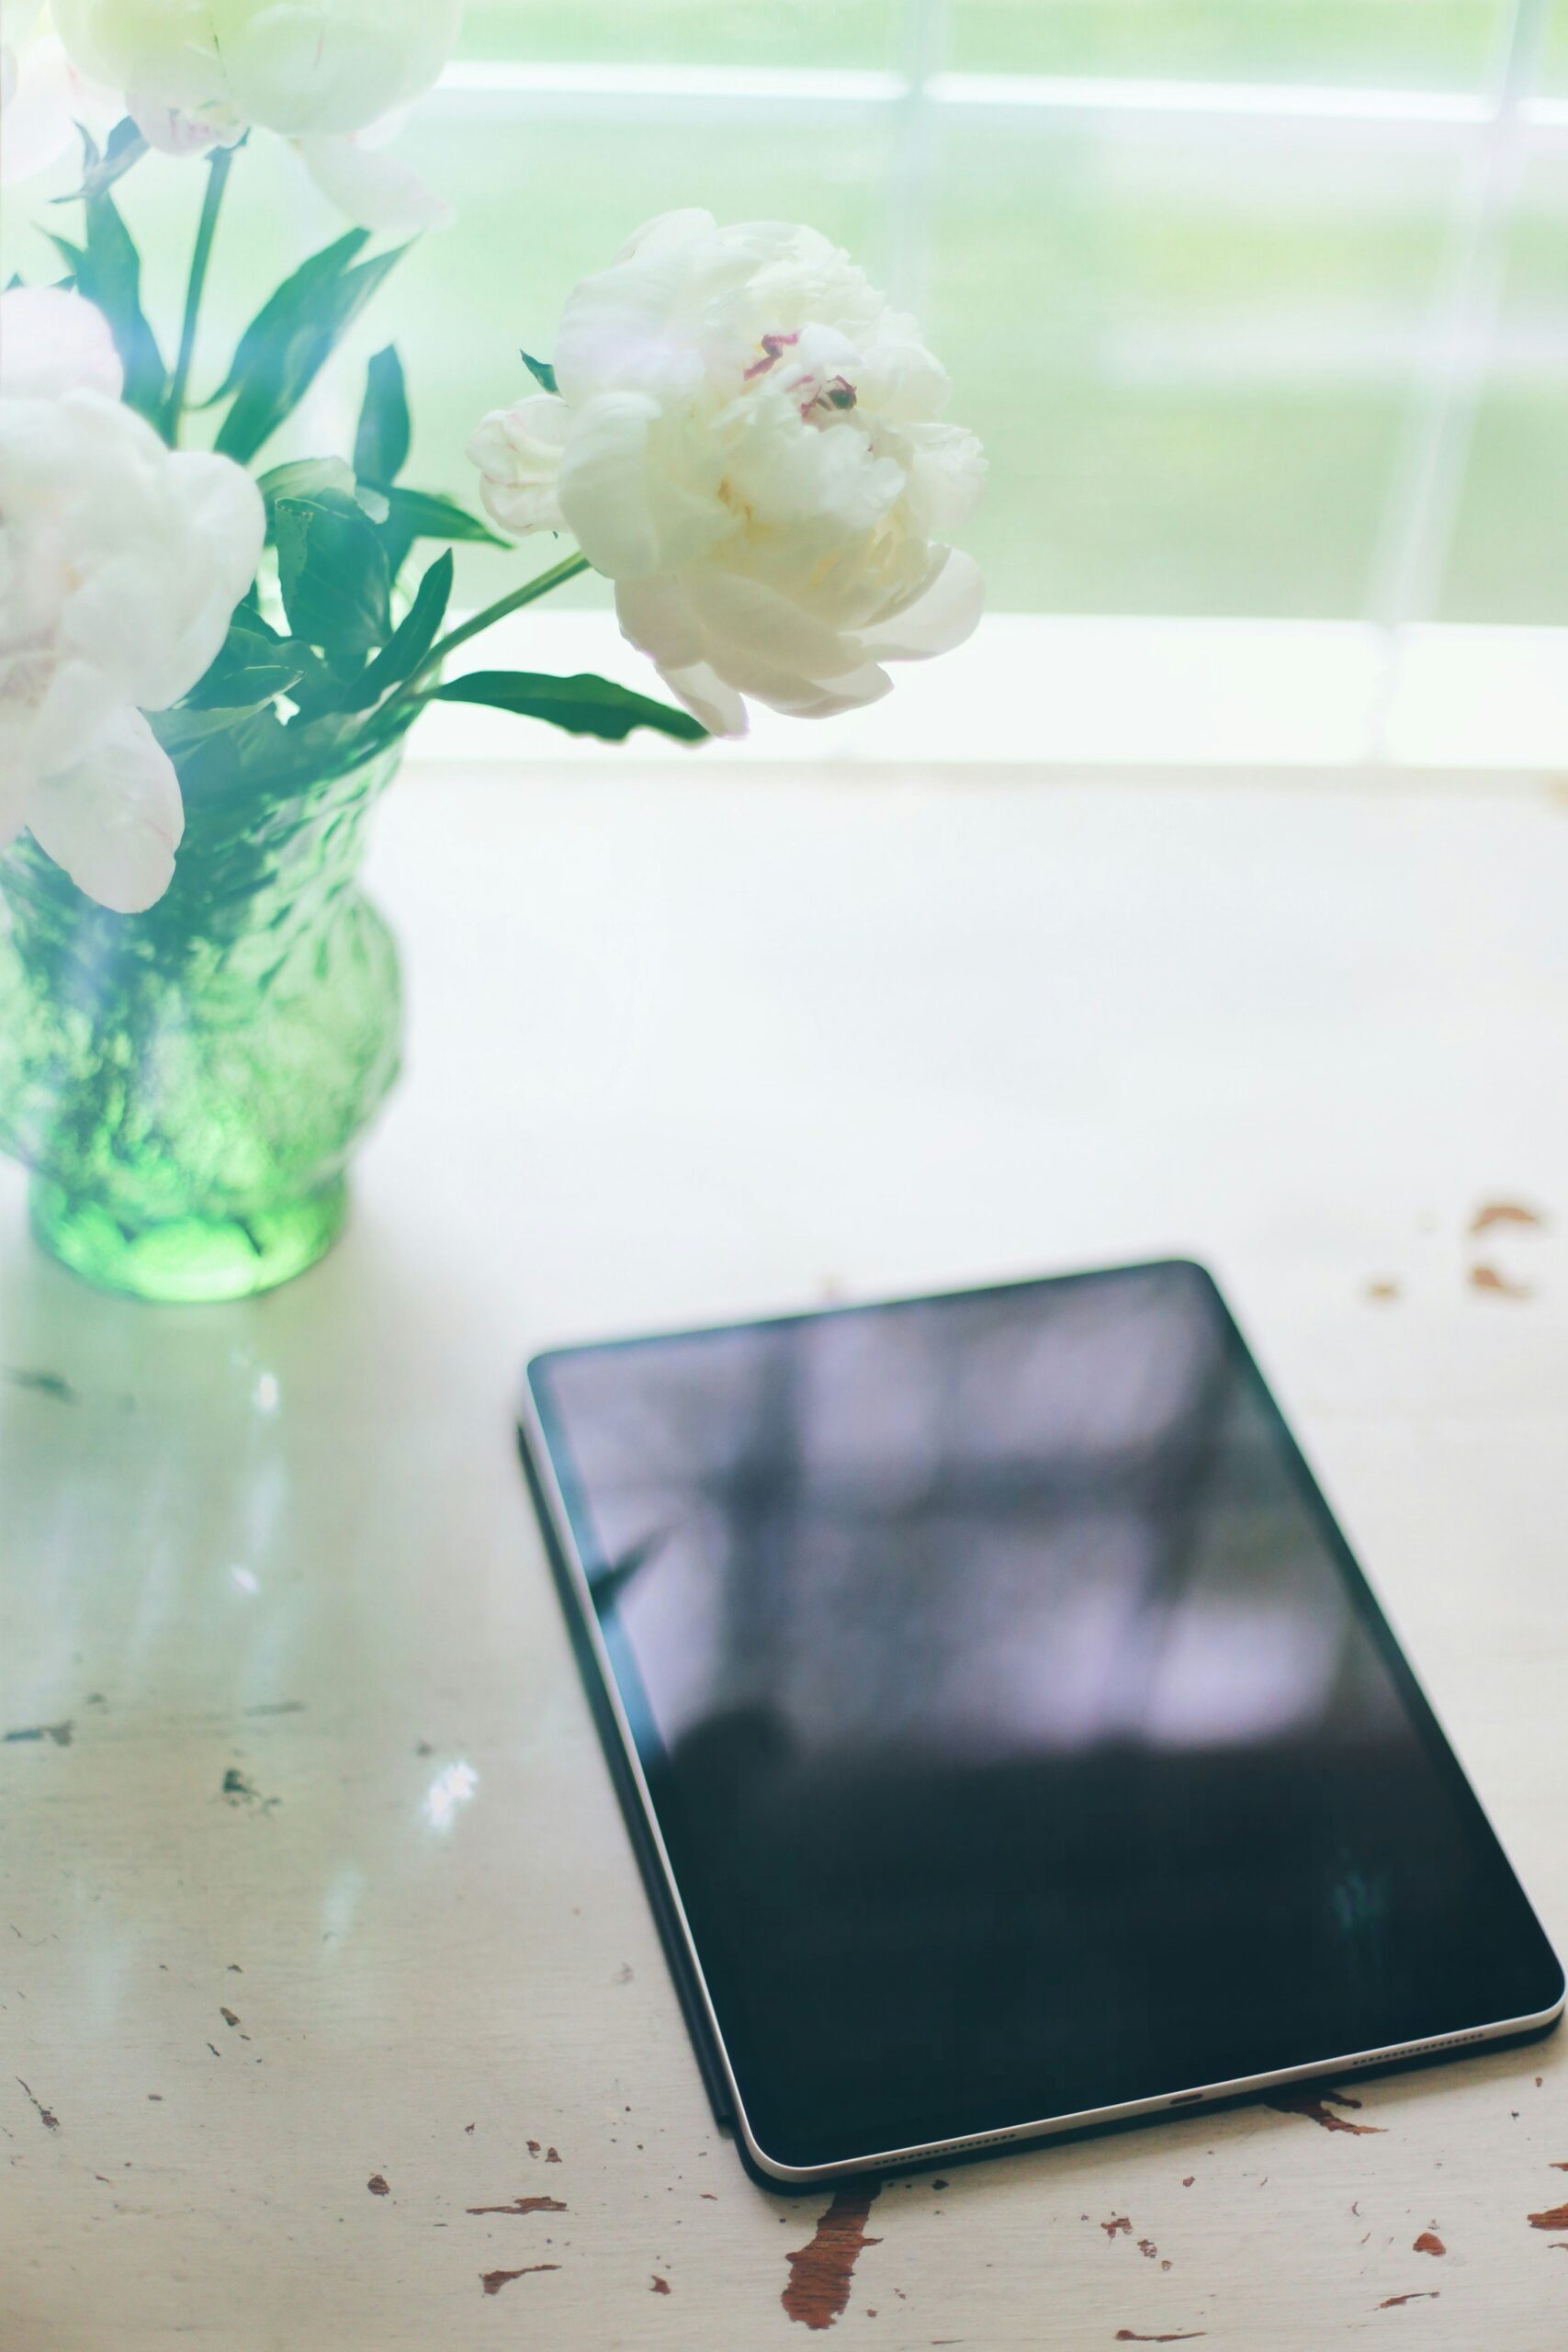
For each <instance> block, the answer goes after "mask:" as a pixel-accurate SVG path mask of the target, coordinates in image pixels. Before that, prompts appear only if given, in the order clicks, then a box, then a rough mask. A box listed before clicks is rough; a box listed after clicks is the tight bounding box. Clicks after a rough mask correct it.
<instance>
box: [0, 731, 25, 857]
mask: <svg viewBox="0 0 1568 2352" xmlns="http://www.w3.org/2000/svg"><path fill="white" fill-rule="evenodd" d="M31 733H32V729H31V727H30V725H29V724H28V719H27V718H26V717H24V716H23V715H22V714H21V713H19V712H17V711H16V710H14V709H8V708H7V707H6V704H5V703H4V702H0V849H4V848H5V846H6V842H14V841H15V840H16V838H17V834H18V833H19V832H20V831H21V830H22V827H23V826H24V825H25V824H26V823H27V821H28V795H29V793H30V792H31V790H32V782H33V778H32V764H31V755H32V744H31V741H30V738H31Z"/></svg>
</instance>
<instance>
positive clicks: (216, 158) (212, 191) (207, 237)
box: [164, 147, 234, 447]
mask: <svg viewBox="0 0 1568 2352" xmlns="http://www.w3.org/2000/svg"><path fill="white" fill-rule="evenodd" d="M233 160H234V151H233V149H232V148H231V147H215V148H214V149H213V151H212V153H211V154H210V155H209V158H208V163H207V192H206V194H205V195H204V196H203V198H202V199H201V219H200V220H199V221H198V222H197V232H196V244H195V247H194V249H193V251H192V253H191V257H190V277H188V279H187V280H186V310H185V317H184V319H183V321H182V322H181V324H180V349H179V356H178V357H177V359H176V360H175V372H174V377H173V379H172V380H171V382H170V385H169V402H168V407H167V408H166V410H165V411H164V439H165V440H166V441H167V442H168V443H169V445H170V447H173V446H174V444H175V442H177V441H178V439H179V437H180V417H181V414H182V413H183V412H184V409H185V402H186V384H187V383H188V382H189V380H190V363H191V361H192V359H193V358H194V356H195V355H196V322H197V313H198V312H199V311H200V309H201V290H202V288H203V287H204V286H205V285H206V283H207V265H208V263H209V260H210V259H211V256H212V240H213V236H214V234H215V233H216V231H217V228H218V208H219V206H220V204H221V203H222V201H223V189H224V187H225V185H226V183H227V181H228V177H229V169H230V166H231V164H232V163H233Z"/></svg>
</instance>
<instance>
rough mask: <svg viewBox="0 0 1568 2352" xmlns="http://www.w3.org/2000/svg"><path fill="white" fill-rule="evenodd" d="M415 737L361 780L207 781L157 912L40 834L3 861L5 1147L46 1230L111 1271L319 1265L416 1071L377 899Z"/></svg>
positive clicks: (183, 1285) (55, 1241)
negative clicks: (373, 1120) (130, 911)
mask: <svg viewBox="0 0 1568 2352" xmlns="http://www.w3.org/2000/svg"><path fill="white" fill-rule="evenodd" d="M397 758H398V747H394V748H393V749H392V750H391V751H390V752H383V753H382V754H381V756H380V757H379V758H378V759H377V760H376V761H374V762H370V763H367V764H365V765H364V766H361V767H358V768H355V769H353V770H351V771H350V772H349V773H348V774H346V775H330V776H323V777H320V778H316V779H312V780H310V781H309V782H306V783H299V782H298V781H296V782H294V783H292V784H291V785H290V786H288V787H287V788H283V787H278V788H276V789H274V790H269V791H263V792H257V790H256V789H255V788H254V785H253V786H250V787H249V788H247V789H246V790H244V791H243V792H241V791H238V790H233V789H213V790H211V791H208V792H203V791H202V790H199V789H191V788H188V787H187V790H186V833H185V839H184V841H183V842H182V843H181V845H180V853H179V857H178V859H177V861H176V865H175V878H174V881H173V883H172V884H171V886H170V888H169V889H168V890H167V891H166V893H165V894H164V897H163V898H162V899H160V900H159V901H158V903H157V905H156V906H154V907H152V909H150V910H149V911H148V912H147V913H145V914H141V915H116V914H110V913H109V912H107V910H105V909H104V908H102V907H99V906H96V905H95V904H94V903H93V902H92V901H91V900H90V899H85V898H84V897H83V895H82V893H81V892H80V891H79V890H78V889H77V888H75V885H74V884H73V883H72V882H71V881H70V880H69V879H68V878H67V877H66V876H65V875H64V874H62V872H61V870H60V868H59V867H58V866H56V865H51V862H50V861H49V860H48V859H47V858H46V857H44V855H43V854H42V853H41V852H40V851H39V849H38V848H37V847H36V845H35V844H34V843H33V842H31V841H30V839H28V837H27V836H23V838H22V839H21V840H20V841H18V842H17V843H15V844H14V845H13V847H12V848H11V849H10V850H9V852H8V853H7V854H6V855H5V856H4V857H0V900H3V901H4V906H3V908H0V1148H4V1149H5V1150H6V1151H8V1152H10V1153H11V1154H13V1155H14V1156H15V1157H16V1158H17V1159H20V1160H22V1161H23V1162H25V1164H26V1165H27V1167H28V1168H29V1169H30V1170H31V1171H32V1185H31V1193H30V1210H31V1217H32V1226H33V1231H34V1233H35V1234H36V1236H37V1238H38V1239H39V1241H40V1242H41V1244H42V1245H43V1247H44V1248H45V1249H46V1250H49V1251H51V1253H52V1255H53V1256H55V1257H56V1258H58V1259H60V1260H61V1261H62V1263H63V1264H65V1265H67V1266H70V1267H71V1268H73V1271H74V1272H77V1273H79V1274H83V1275H85V1277H86V1278H87V1279H88V1280H89V1281H90V1282H94V1283H99V1284H101V1285H102V1286H104V1287H105V1288H107V1289H110V1290H117V1291H127V1292H130V1293H131V1294H133V1295H135V1296H137V1297H139V1298H149V1299H170V1300H173V1299H183V1300H197V1299H227V1298H241V1297H244V1296H246V1295H249V1294H251V1293H252V1292H254V1291H263V1290H270V1289H271V1288H272V1287H273V1286H274V1285H275V1284H276V1283H282V1282H287V1281H288V1279H289V1278H290V1276H291V1275H294V1274H298V1273H300V1272H303V1271H304V1269H305V1268H306V1267H307V1266H310V1265H311V1264H313V1263H314V1262H315V1261H316V1260H317V1259H318V1258H319V1257H321V1253H322V1252H323V1250H326V1249H328V1248H329V1247H330V1245H331V1243H332V1242H333V1240H334V1239H335V1238H336V1236H337V1234H338V1233H339V1231H340V1230H341V1228H342V1226H343V1221H344V1213H345V1205H346V1196H345V1189H344V1167H345V1165H346V1162H347V1159H348V1157H349V1153H350V1151H351V1149H352V1148H353V1146H354V1143H355V1138H356V1137H357V1136H359V1134H360V1133H361V1131H362V1130H363V1128H364V1127H365V1125H366V1123H367V1120H368V1119H369V1118H370V1117H371V1115H372V1114H373V1113H374V1111H375V1110H376V1108H377V1105H378V1103H380V1101H381V1099H382V1097H383V1096H384V1095H385V1094H386V1092H387V1090H388V1088H389V1086H390V1085H391V1083H392V1081H393V1080H394V1079H395V1078H396V1076H397V1073H398V1066H399V1049H400V1033H401V997H400V987H399V978H398V958H397V951H396V948H395V947H394V945H393V943H392V937H391V934H390V933H389V931H388V929H387V926H386V924H385V922H383V921H382V919H381V917H380V916H379V915H378V913H377V911H376V910H375V908H374V907H373V906H372V905H371V904H370V903H369V901H368V899H366V898H365V896H364V895H363V893H362V892H361V890H360V888H359V883H358V876H359V867H360V862H361V858H362V855H363V853H364V846H365V831H366V822H367V817H368V815H369V812H370V809H371V808H372V806H373V804H374V803H375V801H376V799H377V798H378V795H379V794H380V792H381V790H382V789H383V787H384V786H386V784H387V783H388V781H389V778H390V776H391V775H392V773H393V770H394V768H395V766H396V764H397Z"/></svg>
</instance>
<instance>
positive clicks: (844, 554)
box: [468, 212, 985, 734]
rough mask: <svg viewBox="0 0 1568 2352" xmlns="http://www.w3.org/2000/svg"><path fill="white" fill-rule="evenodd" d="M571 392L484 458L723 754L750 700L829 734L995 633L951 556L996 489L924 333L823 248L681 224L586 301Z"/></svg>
mask: <svg viewBox="0 0 1568 2352" xmlns="http://www.w3.org/2000/svg"><path fill="white" fill-rule="evenodd" d="M555 374H556V383H557V387H558V390H557V392H556V393H555V394H550V393H540V394H537V395H535V396H532V397H530V398H528V399H525V400H522V401H518V402H517V404H516V406H515V407H513V408H511V409H507V410H497V411H495V412H492V413H491V414H490V415H489V416H487V417H486V418H485V419H484V420H483V422H482V423H481V424H480V425H479V429H478V431H477V432H476V433H475V434H474V435H473V437H472V439H471V441H470V442H469V444H468V455H469V456H470V458H472V459H473V461H474V463H475V464H476V465H477V466H478V467H479V470H480V473H481V475H482V477H483V484H482V494H483V497H484V502H485V504H486V506H487V507H488V508H489V510H490V513H491V515H493V516H494V518H495V520H496V521H497V522H498V523H499V524H500V525H501V526H502V528H503V529H505V530H509V531H512V532H513V533H516V534H522V533H525V532H529V531H540V530H559V529H561V528H563V527H564V528H566V529H568V530H570V532H571V533H572V534H573V535H574V536H575V537H576V539H577V542H578V544H579V546H580V547H581V549H582V552H583V554H584V555H585V556H586V557H587V558H588V560H589V561H590V562H591V563H592V565H593V566H594V567H595V569H596V570H598V571H603V572H605V573H607V574H608V576H609V577H610V578H611V579H612V580H613V581H614V582H615V605H616V610H617V612H618V614H619V616H620V622H621V628H622V629H623V631H624V632H625V634H626V637H628V638H629V639H630V640H631V642H632V643H633V644H634V645H637V646H638V647H640V648H641V649H642V650H643V651H644V652H646V653H649V654H650V655H651V656H652V658H653V660H654V661H655V662H657V664H658V665H659V668H660V672H661V673H663V676H664V678H665V680H666V682H667V683H668V684H669V685H670V686H671V689H672V690H673V691H674V692H675V693H676V694H677V695H679V696H680V697H681V699H682V702H684V703H685V704H686V706H687V707H688V708H689V709H691V710H693V711H694V712H695V714H696V716H697V717H698V718H700V719H701V720H702V721H703V723H704V724H705V726H706V727H708V728H710V729H713V730H714V731H715V732H716V733H721V734H738V733H740V732H742V731H743V730H744V728H745V723H746V719H745V707H744V704H743V702H742V700H741V696H742V695H754V696H755V697H756V699H757V700H758V701H760V702H763V703H767V704H769V705H771V707H773V709H775V710H782V711H790V712H794V713H796V714H798V715H801V716H807V717H816V716H820V715H823V714H826V713H828V712H831V711H838V710H844V709H848V708H851V707H853V706H855V705H857V704H861V703H868V702H874V701H875V700H876V698H877V697H878V696H879V695H884V694H886V692H887V690H888V686H889V684H890V681H889V679H888V676H887V673H886V671H885V670H884V669H883V667H882V666H881V665H882V663H883V662H887V661H908V660H916V659H919V658H921V657H923V656H925V655H927V654H932V653H940V652H943V651H945V650H947V649H948V648H949V647H950V646H953V645H957V644H959V643H960V642H961V641H962V640H963V639H964V638H965V637H967V636H968V635H969V633H970V631H971V630H972V629H973V628H974V627H975V624H976V620H977V619H978V617H979V612H980V603H981V584H980V575H979V571H978V568H977V567H976V564H975V563H974V562H973V561H972V560H971V559H970V558H969V557H967V556H964V555H960V554H958V553H957V552H956V551H955V550H953V548H949V547H947V546H945V545H944V544H942V539H943V537H944V536H945V535H946V534H947V533H948V532H950V531H953V530H955V529H957V528H958V527H959V526H961V525H962V524H963V523H964V520H965V518H966V517H967V516H968V515H969V514H970V513H971V512H972V510H973V508H974V505H975V503H976V498H977V497H978V494H979V491H980V486H981V482H982V480H983V478H984V473H985V460H984V458H983V457H982V455H981V451H980V445H979V443H978V442H977V441H976V439H975V436H974V435H973V434H970V433H965V432H963V431H961V430H959V428H958V427H956V426H954V425H950V424H942V423H940V422H939V419H940V416H941V413H942V408H943V406H944V404H945V402H946V399H947V393H948V382H947V378H946V376H945V375H944V374H943V372H942V368H940V367H939V366H938V365H937V363H936V361H935V360H934V359H933V358H932V357H931V354H930V353H929V352H928V351H927V350H926V349H925V348H924V346H923V345H921V343H920V341H919V333H918V330H917V328H916V326H915V323H914V322H913V321H912V320H911V319H908V318H906V317H904V316H902V315H901V314H900V313H899V312H897V311H894V310H892V309H890V307H889V306H888V304H887V302H886V300H884V298H883V297H882V296H881V295H880V294H878V293H877V292H876V291H875V290H874V288H873V287H871V286H870V285H869V284H868V283H867V281H866V278H865V277H864V275H863V272H862V271H861V270H859V269H857V268H856V267H855V266H854V265H853V264H852V262H851V261H850V259H849V257H848V256H847V254H842V253H840V252H839V251H838V250H837V248H836V247H834V246H833V245H830V244H829V243H828V241H827V239H826V238H824V237H821V236H818V234H817V232H815V231H814V230H811V229H797V228H792V227H789V226H786V225H784V224H781V223H775V222H771V221H759V222H750V223H748V224H747V225H745V226H742V227H738V228H726V229H721V228H718V227H716V224H715V222H714V220H713V217H712V215H711V214H709V213H706V212H673V213H669V214H667V215H666V216H665V217H664V218H663V219H661V220H654V221H652V222H650V223H649V226H648V227H646V228H644V229H642V230H639V232H637V235H636V236H635V237H633V238H632V240H631V242H630V243H629V244H627V245H626V247H625V248H624V249H623V251H622V252H621V253H620V254H619V255H618V256H617V258H616V260H615V264H614V266H612V267H611V268H609V269H607V270H605V271H604V272H603V273H602V274H601V275H600V276H599V277H590V278H585V279H584V280H583V282H582V283H581V285H580V286H579V287H578V288H576V290H575V292H574V293H573V294H572V295H571V297H570V300H569V301H568V303H567V306H566V310H565V313H564V315H563V317H562V320H561V325H560V334H559V336H558V341H557V345H556V354H555Z"/></svg>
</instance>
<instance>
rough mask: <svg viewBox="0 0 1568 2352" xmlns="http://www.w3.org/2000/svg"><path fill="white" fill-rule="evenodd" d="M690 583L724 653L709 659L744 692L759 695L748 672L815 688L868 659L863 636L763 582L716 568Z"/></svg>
mask: <svg viewBox="0 0 1568 2352" xmlns="http://www.w3.org/2000/svg"><path fill="white" fill-rule="evenodd" d="M690 581H691V584H690V589H689V594H690V595H691V598H692V602H693V604H694V606H695V607H696V610H697V612H698V614H699V615H700V616H701V619H702V624H703V627H704V628H705V630H706V631H707V633H708V639H709V644H710V647H712V646H722V648H723V649H724V650H723V653H722V655H721V654H719V653H717V652H710V656H709V658H710V660H713V661H716V662H717V663H718V666H719V668H720V670H721V671H722V672H723V673H724V675H725V676H726V677H727V678H728V679H729V680H730V682H731V684H734V685H737V686H739V689H740V691H741V693H742V694H749V693H750V692H752V691H753V690H752V688H751V687H750V686H749V685H748V684H747V682H746V677H745V676H744V675H743V674H742V673H743V672H744V671H745V670H746V669H748V668H751V667H754V668H755V669H756V670H757V671H759V672H765V673H767V674H768V675H769V676H771V677H776V676H779V675H781V674H788V673H795V674H797V675H798V676H799V677H801V678H802V679H805V680H809V681H810V682H811V683H812V684H818V683H819V682H820V681H821V680H822V679H824V678H841V677H847V676H848V674H849V673H850V672H851V671H852V670H856V669H858V668H859V667H860V665H861V663H862V662H863V661H864V659H865V650H864V648H863V646H862V644H861V643H860V641H859V639H857V638H855V637H854V636H852V635H851V634H850V633H849V632H848V631H840V630H839V629H836V628H833V626H832V624H831V623H830V622H829V621H825V620H819V619H818V617H817V616H816V615H814V614H812V613H808V612H807V611H806V610H805V609H804V607H803V606H802V605H797V604H794V603H792V602H791V601H790V599H789V598H788V597H787V596H782V595H780V594H779V593H778V592H777V590H776V589H773V588H768V587H764V586H763V585H762V583H761V582H760V581H756V580H747V579H743V578H742V577H740V576H739V574H738V573H735V572H731V571H717V570H715V569H711V568H710V569H704V570H702V571H694V572H693V573H692V574H691V575H690Z"/></svg>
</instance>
